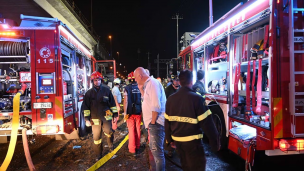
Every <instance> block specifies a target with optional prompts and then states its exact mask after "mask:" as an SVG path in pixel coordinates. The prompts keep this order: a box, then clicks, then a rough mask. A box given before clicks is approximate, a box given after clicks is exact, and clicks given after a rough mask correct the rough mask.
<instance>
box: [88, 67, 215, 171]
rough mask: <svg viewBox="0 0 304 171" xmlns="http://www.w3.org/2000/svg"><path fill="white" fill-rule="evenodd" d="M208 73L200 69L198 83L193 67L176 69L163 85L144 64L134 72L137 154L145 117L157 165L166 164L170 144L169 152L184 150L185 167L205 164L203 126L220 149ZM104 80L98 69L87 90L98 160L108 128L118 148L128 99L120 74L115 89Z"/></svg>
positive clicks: (131, 126) (131, 103)
mask: <svg viewBox="0 0 304 171" xmlns="http://www.w3.org/2000/svg"><path fill="white" fill-rule="evenodd" d="M203 78H204V71H202V70H199V71H198V72H197V82H196V83H195V84H194V85H193V84H192V81H193V75H192V72H191V71H189V70H184V71H181V72H180V74H179V75H171V76H170V78H169V79H170V83H168V84H166V85H165V86H163V84H162V82H161V81H159V80H157V79H155V78H154V77H153V76H150V73H149V71H148V70H147V69H144V68H142V67H138V68H136V69H135V71H134V72H131V73H130V74H129V75H128V82H129V84H128V85H126V86H125V87H124V91H123V97H124V98H123V99H124V100H123V101H124V102H123V111H124V113H123V115H124V120H125V121H126V122H127V127H128V130H129V144H128V149H129V153H128V155H129V156H133V157H135V156H137V155H138V153H139V148H140V137H141V123H142V122H143V124H144V127H145V129H146V130H148V141H149V148H150V151H151V153H152V155H153V157H154V161H155V165H156V170H157V171H164V170H165V152H164V150H167V151H168V156H169V157H172V156H173V155H174V154H175V151H177V152H178V153H179V156H180V160H181V165H182V168H183V170H205V167H206V159H205V152H204V148H203V145H202V138H203V133H202V132H204V134H205V135H206V136H207V137H208V138H209V142H210V145H211V148H212V150H214V151H218V150H219V149H220V140H219V133H218V131H217V129H216V127H215V125H214V123H213V120H212V117H211V114H212V113H211V111H210V110H209V108H208V106H207V105H206V102H205V89H204V84H203ZM169 79H168V80H169ZM101 80H102V75H101V74H100V73H98V72H94V73H93V74H92V76H91V81H92V83H93V85H94V86H93V88H91V89H90V90H89V91H88V92H87V93H86V94H85V98H84V102H83V109H84V116H85V119H86V125H87V126H92V130H93V139H94V144H95V146H94V148H95V149H96V150H95V152H96V154H97V156H98V158H97V160H99V159H100V158H101V157H102V156H101V154H102V145H101V142H102V139H101V134H102V132H103V133H104V134H105V135H106V137H107V143H108V146H109V148H110V151H111V150H113V149H114V147H113V138H114V137H113V132H114V130H115V129H116V128H117V126H116V123H117V120H118V114H119V111H120V106H121V103H122V99H121V92H120V91H119V85H120V84H121V82H120V81H119V79H115V80H114V87H113V88H112V92H111V90H110V89H109V87H107V86H103V85H102V84H101ZM175 149H176V150H175Z"/></svg>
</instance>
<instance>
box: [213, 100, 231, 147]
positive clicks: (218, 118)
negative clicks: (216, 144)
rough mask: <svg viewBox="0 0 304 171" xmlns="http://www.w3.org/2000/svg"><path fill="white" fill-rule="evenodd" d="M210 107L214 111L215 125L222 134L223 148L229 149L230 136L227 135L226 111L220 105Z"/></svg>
mask: <svg viewBox="0 0 304 171" xmlns="http://www.w3.org/2000/svg"><path fill="white" fill-rule="evenodd" d="M209 109H210V110H211V112H212V118H213V122H214V125H215V127H216V129H217V131H218V133H219V134H220V138H221V149H222V150H224V149H227V147H228V137H226V125H225V119H224V113H223V111H222V109H221V108H220V107H219V106H217V105H216V106H210V107H209Z"/></svg>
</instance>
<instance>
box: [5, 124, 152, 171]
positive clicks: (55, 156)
mask: <svg viewBox="0 0 304 171" xmlns="http://www.w3.org/2000/svg"><path fill="white" fill-rule="evenodd" d="M118 126H119V130H117V131H116V132H115V134H114V137H115V139H114V146H115V147H116V146H118V144H119V143H120V142H121V141H122V140H123V139H124V138H125V136H126V135H127V134H128V131H127V128H126V123H124V122H123V121H122V120H120V122H119V124H118ZM28 138H29V140H30V139H32V138H35V140H36V143H35V144H32V145H30V152H31V155H32V160H33V163H34V165H35V168H36V170H43V171H54V170H86V169H88V168H89V167H91V166H92V165H93V164H94V163H95V162H96V156H95V154H94V151H93V149H92V146H93V136H92V134H89V135H87V136H85V137H84V138H83V139H82V140H80V139H79V140H60V141H56V140H55V139H54V136H33V137H32V136H29V137H28ZM103 140H104V141H103V146H104V150H103V156H104V155H106V154H107V153H108V152H109V149H108V148H107V142H106V141H105V137H103ZM127 144H128V141H127V142H126V143H125V144H124V146H123V147H122V148H121V149H120V150H119V151H118V152H117V154H116V155H117V156H116V157H115V158H114V159H111V160H109V161H108V162H107V163H106V164H105V165H103V166H102V167H101V168H100V169H98V170H111V171H112V170H149V162H148V151H147V149H148V148H147V147H146V146H142V147H141V149H140V154H139V155H138V157H136V158H134V157H128V156H126V155H125V154H126V153H127V152H128V146H127ZM8 145H9V144H1V145H0V161H1V162H2V161H4V158H5V155H6V152H7V149H8ZM74 146H81V148H78V149H73V147H74ZM8 170H9V171H10V170H11V171H16V170H18V171H23V170H29V169H28V166H27V163H26V159H25V156H24V151H23V145H22V141H21V140H18V142H17V146H16V150H15V153H14V156H13V159H12V162H11V164H10V165H9V167H8Z"/></svg>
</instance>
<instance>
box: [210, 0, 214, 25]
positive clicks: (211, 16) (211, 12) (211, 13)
mask: <svg viewBox="0 0 304 171" xmlns="http://www.w3.org/2000/svg"><path fill="white" fill-rule="evenodd" d="M212 24H213V8H212V0H209V26H211V25H212Z"/></svg>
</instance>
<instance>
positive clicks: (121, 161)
mask: <svg viewBox="0 0 304 171" xmlns="http://www.w3.org/2000/svg"><path fill="white" fill-rule="evenodd" d="M118 126H119V130H117V131H116V132H115V134H114V136H115V140H114V141H115V142H114V145H115V147H116V146H118V144H119V143H120V142H121V141H122V140H123V139H124V138H125V136H126V135H127V134H128V130H127V128H126V123H124V122H123V121H122V120H120V122H119V124H118ZM33 138H34V139H35V140H36V143H35V144H30V145H29V147H30V152H31V155H32V159H33V163H34V165H35V168H36V170H38V171H40V170H41V171H54V170H56V171H57V170H66V171H78V170H79V171H83V170H87V169H88V168H89V167H91V166H92V165H93V164H94V163H95V162H96V156H95V154H94V151H93V149H92V146H93V138H92V134H88V135H87V136H85V137H84V138H83V139H78V140H60V141H57V140H55V138H54V136H28V139H29V140H31V139H33ZM103 140H104V141H103V145H104V151H103V155H106V154H107V153H108V152H109V151H108V148H107V147H106V145H107V143H106V141H105V137H103ZM143 140H144V137H143ZM143 144H144V143H143ZM8 145H9V144H8V143H7V144H0V164H1V163H2V162H3V161H4V158H5V156H6V153H7V149H8ZM74 146H81V148H78V149H73V147H74ZM204 148H205V152H206V153H208V155H206V159H207V165H206V170H207V171H238V170H240V171H244V170H245V167H244V164H245V161H244V160H242V159H241V158H240V157H239V156H237V155H235V154H233V153H232V152H230V151H228V150H224V151H220V152H216V153H214V152H212V151H211V150H210V147H209V145H208V141H204ZM126 153H128V141H127V142H126V143H125V144H124V145H123V146H122V148H121V149H120V150H119V151H118V152H117V154H116V155H117V156H116V157H115V158H113V159H110V160H109V161H108V162H107V163H106V164H105V165H103V166H102V167H100V168H99V169H98V170H111V171H115V170H121V171H128V170H140V171H148V170H150V167H151V166H150V163H149V162H150V160H151V157H150V159H149V147H148V145H145V146H142V147H141V149H140V154H139V155H138V157H136V158H134V157H128V156H126V155H125V154H126ZM170 160H171V161H173V162H174V163H176V164H179V165H180V162H179V157H178V154H177V153H175V155H174V157H173V158H172V159H170ZM170 160H169V159H166V170H167V171H181V170H182V169H180V168H179V167H177V166H176V165H174V164H173V163H172V162H171V161H170ZM303 160H304V155H291V156H274V157H269V156H265V154H264V152H263V151H257V152H256V155H255V166H254V167H253V168H252V170H254V171H260V170H267V171H268V170H303V168H304V162H303ZM152 161H153V160H152ZM8 170H9V171H27V170H29V169H28V166H27V163H26V159H25V156H24V151H23V145H22V141H21V138H20V137H19V139H18V141H17V146H16V150H15V153H14V156H13V159H12V162H11V164H10V165H9V167H8Z"/></svg>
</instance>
